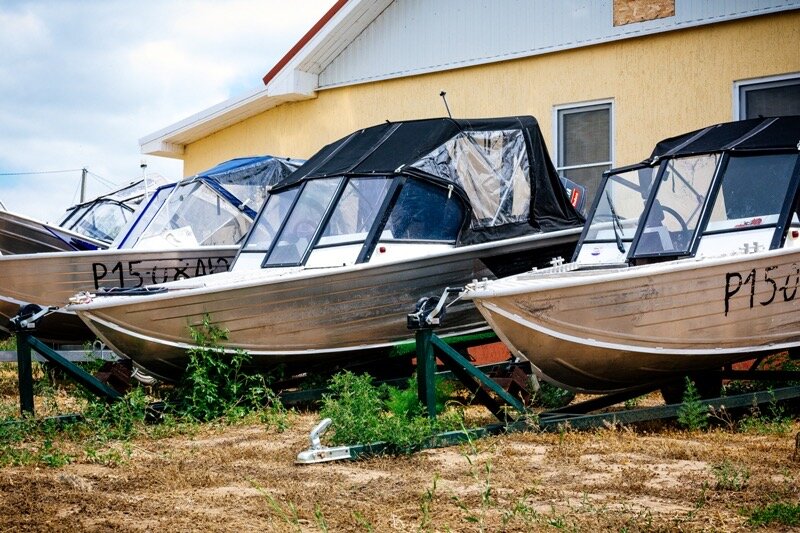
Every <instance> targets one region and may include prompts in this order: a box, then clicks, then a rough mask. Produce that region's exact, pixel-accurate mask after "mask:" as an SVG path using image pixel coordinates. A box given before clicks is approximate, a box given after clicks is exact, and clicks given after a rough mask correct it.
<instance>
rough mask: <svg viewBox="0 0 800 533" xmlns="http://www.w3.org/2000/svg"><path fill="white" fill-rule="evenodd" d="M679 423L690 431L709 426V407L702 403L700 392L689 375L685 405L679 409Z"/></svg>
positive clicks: (685, 390) (684, 395)
mask: <svg viewBox="0 0 800 533" xmlns="http://www.w3.org/2000/svg"><path fill="white" fill-rule="evenodd" d="M678 423H679V424H680V425H681V426H683V427H685V428H686V429H688V430H690V431H696V430H698V429H703V428H704V427H706V426H708V408H707V407H706V406H705V405H703V404H702V403H700V393H699V392H697V387H696V386H695V384H694V382H693V381H692V380H691V379H689V378H688V377H687V378H686V388H685V389H684V393H683V405H681V407H680V408H679V409H678Z"/></svg>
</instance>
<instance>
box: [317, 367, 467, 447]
mask: <svg viewBox="0 0 800 533" xmlns="http://www.w3.org/2000/svg"><path fill="white" fill-rule="evenodd" d="M409 385H410V386H409V388H408V389H406V390H404V391H400V390H398V389H397V388H395V387H389V386H386V385H382V386H380V387H377V386H375V385H374V384H373V382H372V377H371V376H369V375H366V374H364V375H356V374H353V373H351V372H343V373H340V374H336V375H335V376H333V378H331V380H330V382H329V386H328V390H329V391H330V392H329V393H328V394H325V395H323V398H322V402H323V405H322V410H321V413H320V414H321V416H322V417H323V418H331V419H332V420H333V426H332V427H333V431H332V434H331V436H330V441H331V442H332V443H333V444H358V443H360V444H368V443H372V442H378V441H382V442H386V443H388V444H389V445H390V446H392V447H393V449H394V451H396V452H403V453H408V452H411V451H413V450H415V449H417V448H418V447H419V446H420V445H421V444H422V443H424V442H425V441H426V440H427V439H428V438H430V437H431V436H433V435H434V434H435V433H437V432H439V431H443V430H446V429H455V428H458V427H460V426H461V423H462V419H461V417H460V413H458V412H455V411H449V412H446V413H443V414H442V416H439V417H438V418H437V419H436V420H430V419H429V418H427V416H424V410H423V406H422V404H421V403H420V402H419V400H418V399H417V396H416V394H417V392H416V391H417V389H416V381H415V380H413V379H412V380H411V381H410V384H409ZM437 394H438V395H441V397H444V396H446V394H447V389H446V388H443V389H441V391H440V389H438V388H437ZM442 408H443V407H442Z"/></svg>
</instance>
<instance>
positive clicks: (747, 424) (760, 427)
mask: <svg viewBox="0 0 800 533" xmlns="http://www.w3.org/2000/svg"><path fill="white" fill-rule="evenodd" d="M769 392H770V401H769V404H768V406H767V409H766V413H762V412H761V409H759V408H758V407H757V406H753V408H752V409H751V410H750V415H749V416H747V417H745V418H744V419H743V420H741V421H740V422H739V430H740V431H742V432H745V433H758V434H759V435H786V434H787V433H789V431H790V430H791V429H792V420H791V418H790V417H788V416H786V413H785V411H784V409H783V407H781V406H780V405H779V404H778V401H777V399H776V398H775V395H774V394H773V393H772V390H771V389H769Z"/></svg>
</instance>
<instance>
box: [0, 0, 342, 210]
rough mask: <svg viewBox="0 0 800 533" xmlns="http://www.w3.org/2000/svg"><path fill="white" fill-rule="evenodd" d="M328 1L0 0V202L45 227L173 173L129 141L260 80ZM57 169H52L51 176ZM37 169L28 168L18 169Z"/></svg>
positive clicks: (173, 163)
mask: <svg viewBox="0 0 800 533" xmlns="http://www.w3.org/2000/svg"><path fill="white" fill-rule="evenodd" d="M333 3H334V0H294V1H287V0H137V1H135V2H134V1H130V0H58V1H56V0H49V1H47V0H36V1H35V0H29V1H23V0H3V1H2V2H0V28H2V29H3V30H2V32H0V202H2V203H3V205H4V206H5V207H6V209H8V210H9V211H14V212H17V213H21V214H25V215H28V216H32V217H34V218H38V219H41V220H43V221H51V222H56V221H57V220H58V219H59V218H60V217H61V215H62V214H63V213H64V211H65V210H66V208H67V207H69V206H70V205H72V204H74V203H76V202H77V201H78V199H79V187H80V177H81V170H80V169H81V168H84V167H85V168H87V169H88V171H89V181H88V185H87V195H88V196H96V195H98V194H103V193H106V192H109V191H110V190H111V189H112V188H114V187H113V185H112V184H117V185H119V186H122V185H125V184H127V183H130V182H131V181H133V180H136V179H139V178H141V176H142V168H141V165H142V163H145V164H146V165H147V167H146V169H145V171H146V172H147V174H148V175H149V174H160V175H162V176H164V177H166V178H169V179H172V180H174V179H179V178H180V177H182V175H183V164H182V162H181V161H180V160H174V159H169V158H162V157H154V156H144V155H142V154H141V153H140V151H139V143H138V141H139V138H141V137H144V136H145V135H148V134H150V133H153V132H155V131H158V130H160V129H162V128H164V127H166V126H169V125H170V124H173V123H175V122H177V121H179V120H182V119H184V118H186V117H188V116H190V115H193V114H195V113H197V112H200V111H202V110H204V109H207V108H209V107H211V106H213V105H215V104H218V103H220V102H222V101H224V100H227V99H229V98H232V97H234V96H238V95H240V94H243V93H247V92H249V91H252V90H254V89H257V88H259V87H262V86H263V82H262V81H261V79H262V77H263V76H264V75H265V74H266V73H267V72H268V71H269V70H270V69H271V68H272V67H273V66H274V65H275V64H276V63H277V62H278V60H280V58H281V57H283V55H284V54H285V53H286V52H288V51H289V49H290V48H291V47H292V46H293V45H294V44H295V43H296V42H297V41H298V40H299V39H300V38H301V37H302V36H303V35H304V34H305V33H306V32H307V31H308V30H309V29H310V28H311V27H312V26H313V25H314V23H316V21H317V20H319V19H320V18H321V17H322V16H323V15H324V14H325V12H326V11H327V10H328V9H329V8H330V7H331V6H332V5H333ZM64 170H66V171H68V172H59V171H64ZM23 173H36V174H23Z"/></svg>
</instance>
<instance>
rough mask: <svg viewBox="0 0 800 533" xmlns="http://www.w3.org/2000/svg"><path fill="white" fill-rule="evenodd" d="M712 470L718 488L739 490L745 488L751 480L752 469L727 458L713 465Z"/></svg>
mask: <svg viewBox="0 0 800 533" xmlns="http://www.w3.org/2000/svg"><path fill="white" fill-rule="evenodd" d="M711 471H712V472H713V473H714V477H715V478H716V480H717V484H716V487H715V488H716V489H717V490H729V491H735V492H738V491H740V490H743V489H744V488H745V487H746V486H747V483H748V481H749V480H750V470H748V469H747V468H746V467H744V466H741V465H735V464H733V463H731V462H730V461H728V460H727V459H726V460H724V461H723V462H721V463H718V464H716V465H712V467H711Z"/></svg>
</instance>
